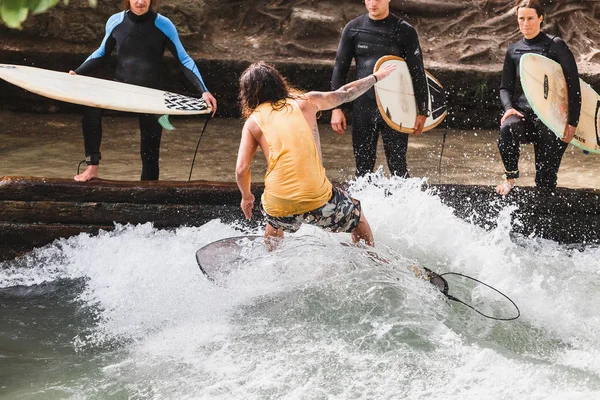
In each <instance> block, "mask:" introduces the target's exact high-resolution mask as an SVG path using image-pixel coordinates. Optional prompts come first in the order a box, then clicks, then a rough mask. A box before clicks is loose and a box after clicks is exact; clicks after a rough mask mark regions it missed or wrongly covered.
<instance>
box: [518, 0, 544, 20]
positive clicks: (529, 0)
mask: <svg viewBox="0 0 600 400" xmlns="http://www.w3.org/2000/svg"><path fill="white" fill-rule="evenodd" d="M519 8H533V9H534V10H535V12H536V13H537V16H538V17H543V16H544V7H543V6H542V4H541V3H540V2H539V0H518V1H517V9H516V12H517V14H518V13H519Z"/></svg>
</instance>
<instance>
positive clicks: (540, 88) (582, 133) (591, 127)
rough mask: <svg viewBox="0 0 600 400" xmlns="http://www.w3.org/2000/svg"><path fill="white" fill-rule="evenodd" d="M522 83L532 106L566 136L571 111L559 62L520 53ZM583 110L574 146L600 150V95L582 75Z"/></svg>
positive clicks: (541, 117)
mask: <svg viewBox="0 0 600 400" xmlns="http://www.w3.org/2000/svg"><path fill="white" fill-rule="evenodd" d="M519 68H520V75H521V86H522V87H523V92H524V93H525V96H526V97H527V101H528V102H529V104H530V105H531V108H532V109H533V111H534V112H535V113H536V115H537V116H538V117H539V118H540V120H541V121H542V122H543V123H544V124H546V126H547V127H548V128H550V129H551V130H552V132H554V133H555V134H556V136H558V137H561V138H562V137H563V133H564V131H565V126H566V125H567V117H568V115H569V106H568V95H567V82H566V80H565V76H564V74H563V71H562V67H561V66H560V64H559V63H557V62H556V61H554V60H551V59H549V58H547V57H544V56H541V55H539V54H533V53H528V54H524V55H523V56H522V57H521V62H520V66H519ZM579 84H580V87H581V114H580V115H579V125H577V130H576V131H575V137H574V138H573V140H571V144H572V145H573V146H577V147H579V148H581V149H583V150H586V151H589V152H592V153H600V136H599V134H600V96H599V95H598V93H596V91H595V90H594V89H592V87H591V86H590V85H589V84H587V83H586V82H584V81H583V80H582V79H579Z"/></svg>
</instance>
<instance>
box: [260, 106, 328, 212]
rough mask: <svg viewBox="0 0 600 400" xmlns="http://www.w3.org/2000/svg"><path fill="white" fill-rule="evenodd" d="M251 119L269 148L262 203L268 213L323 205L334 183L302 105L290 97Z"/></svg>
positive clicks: (302, 209) (307, 208)
mask: <svg viewBox="0 0 600 400" xmlns="http://www.w3.org/2000/svg"><path fill="white" fill-rule="evenodd" d="M250 118H251V119H252V120H253V121H254V122H255V123H256V124H257V125H258V127H259V128H260V130H261V131H262V134H263V136H264V137H265V139H266V141H267V145H268V147H269V158H268V169H267V172H266V174H265V191H264V193H263V195H262V205H263V208H264V210H265V211H266V212H267V214H269V215H271V216H274V217H283V216H286V215H292V214H302V213H305V212H307V211H311V210H314V209H316V208H319V207H321V206H322V205H324V204H325V203H327V201H328V200H329V198H330V197H331V182H329V180H328V179H327V177H326V176H325V168H323V166H322V164H321V157H320V156H319V152H318V150H317V145H316V142H315V140H314V139H313V136H312V132H311V129H310V127H309V126H308V123H307V122H306V119H305V118H304V114H303V113H302V110H301V109H300V105H299V104H298V102H296V100H294V99H286V104H285V106H284V107H282V108H281V109H280V110H274V109H273V105H272V104H271V103H270V102H269V103H263V104H261V105H260V106H258V107H257V108H256V110H255V111H254V112H253V113H252V115H250Z"/></svg>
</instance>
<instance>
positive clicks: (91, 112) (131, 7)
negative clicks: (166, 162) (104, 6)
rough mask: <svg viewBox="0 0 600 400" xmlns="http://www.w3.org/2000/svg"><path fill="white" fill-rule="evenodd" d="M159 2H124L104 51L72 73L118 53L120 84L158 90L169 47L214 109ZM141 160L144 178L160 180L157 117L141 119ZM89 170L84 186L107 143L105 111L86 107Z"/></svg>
mask: <svg viewBox="0 0 600 400" xmlns="http://www.w3.org/2000/svg"><path fill="white" fill-rule="evenodd" d="M157 3H158V0H124V1H123V10H124V11H122V12H120V13H117V14H114V15H113V16H111V17H110V18H109V20H108V22H107V23H106V35H105V37H104V39H103V40H102V44H101V45H100V47H99V48H98V49H97V50H96V51H95V52H94V53H92V54H91V55H90V56H89V57H88V59H87V60H85V62H84V63H83V64H81V65H80V66H79V68H77V69H76V70H75V71H69V73H71V74H81V75H87V74H89V73H91V72H92V71H94V70H95V69H97V68H98V67H99V66H101V65H103V64H104V63H105V62H106V61H107V60H108V57H109V56H110V53H111V52H112V51H113V50H114V49H115V48H116V49H117V69H116V71H115V80H116V81H118V82H125V83H130V84H133V85H139V86H145V87H149V88H154V89H159V88H160V86H161V84H162V79H161V75H162V74H161V72H162V60H163V56H164V52H165V48H168V49H169V51H170V52H171V53H172V54H173V56H174V57H175V59H176V60H178V61H179V63H180V67H181V69H182V71H183V74H184V76H185V77H186V79H187V80H188V81H189V82H190V83H191V84H192V85H193V87H194V88H195V90H196V91H197V92H198V93H201V94H202V98H203V99H204V100H206V102H207V103H208V104H209V105H210V106H211V107H212V109H213V114H214V112H215V111H216V109H217V101H216V100H215V98H214V97H213V96H212V95H211V94H210V92H209V91H208V90H207V89H206V85H205V84H204V81H203V80H202V77H201V75H200V72H199V71H198V68H197V67H196V64H195V62H194V60H192V58H191V57H190V56H189V55H188V54H187V53H186V51H185V49H184V48H183V45H182V44H181V41H180V40H179V36H178V34H177V29H176V28H175V26H174V25H173V23H172V22H171V21H170V20H169V19H168V18H166V17H164V16H162V15H160V14H158V13H157V12H156V11H155V10H154V8H155V7H156V4H157ZM139 124H140V133H141V145H140V155H141V158H142V177H141V179H142V180H158V175H159V167H158V158H159V151H160V139H161V136H162V127H161V126H160V124H159V123H158V120H157V116H155V115H149V114H141V115H139ZM82 130H83V140H84V146H85V159H86V162H87V164H88V167H87V169H86V170H85V171H84V172H83V173H81V174H79V175H77V176H75V180H76V181H80V182H85V181H88V180H90V179H92V178H97V177H98V164H99V163H100V158H101V157H100V143H101V142H102V110H100V109H97V108H87V109H86V110H85V112H84V116H83V121H82Z"/></svg>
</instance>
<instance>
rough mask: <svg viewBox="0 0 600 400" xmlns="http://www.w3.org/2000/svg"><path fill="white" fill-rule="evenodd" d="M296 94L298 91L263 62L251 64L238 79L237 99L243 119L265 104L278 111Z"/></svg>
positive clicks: (273, 68)
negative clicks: (238, 90) (268, 103)
mask: <svg viewBox="0 0 600 400" xmlns="http://www.w3.org/2000/svg"><path fill="white" fill-rule="evenodd" d="M297 94H298V91H297V90H296V89H294V88H292V87H291V86H290V85H289V84H288V82H287V80H286V79H285V78H284V77H283V76H282V75H281V74H280V73H279V71H277V69H275V67H274V66H272V65H270V64H267V63H265V62H263V61H260V62H256V63H254V64H251V65H250V66H249V67H248V68H246V70H245V71H244V72H243V73H242V76H241V77H240V95H239V99H240V105H241V107H242V115H243V116H244V118H248V117H249V116H250V114H252V112H253V111H254V110H255V109H256V107H258V106H259V105H261V104H262V103H266V102H270V103H271V105H272V107H273V109H275V110H280V109H282V108H284V107H285V105H286V104H287V102H286V99H287V98H290V97H297Z"/></svg>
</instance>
